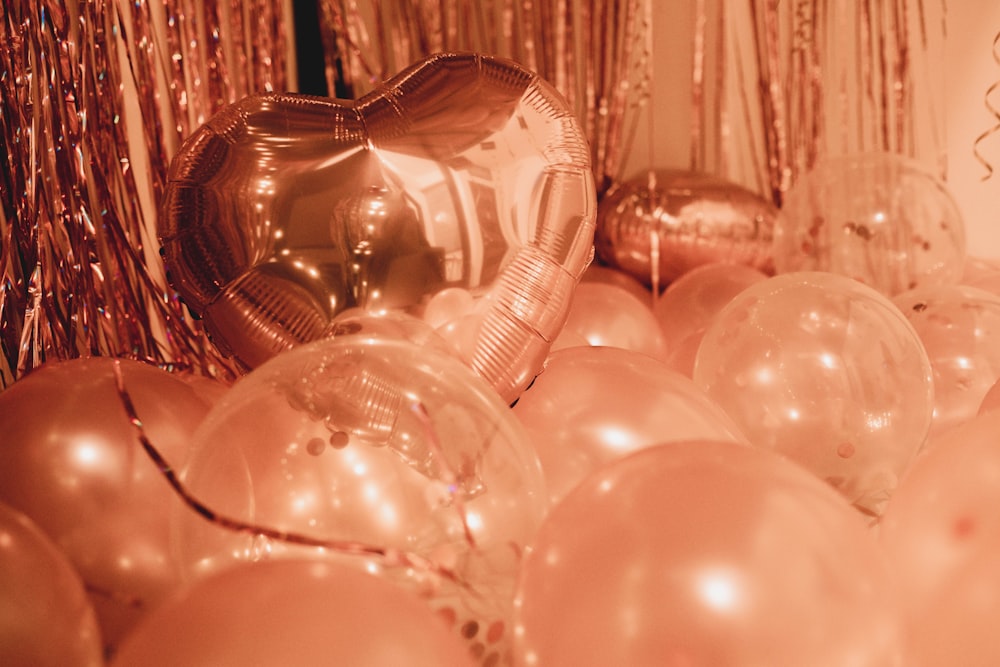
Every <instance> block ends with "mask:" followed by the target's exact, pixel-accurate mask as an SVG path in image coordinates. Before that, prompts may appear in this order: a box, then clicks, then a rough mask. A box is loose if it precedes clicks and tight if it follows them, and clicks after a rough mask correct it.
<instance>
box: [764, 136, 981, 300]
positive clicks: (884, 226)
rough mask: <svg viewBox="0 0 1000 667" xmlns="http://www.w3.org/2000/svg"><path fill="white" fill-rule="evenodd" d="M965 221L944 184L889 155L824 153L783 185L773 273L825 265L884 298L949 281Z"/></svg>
mask: <svg viewBox="0 0 1000 667" xmlns="http://www.w3.org/2000/svg"><path fill="white" fill-rule="evenodd" d="M964 262H965V227H964V223H963V221H962V215H961V213H960V211H959V209H958V206H957V204H956V203H955V200H954V199H953V198H952V196H951V194H950V193H949V192H948V189H947V188H946V187H945V185H944V184H943V183H942V182H941V181H940V180H939V179H938V178H936V177H935V176H934V175H933V174H931V173H930V172H927V171H925V170H924V169H922V168H921V167H920V166H919V165H917V164H916V163H914V162H912V161H910V160H909V159H907V158H905V157H903V156H901V155H894V154H892V153H857V154H849V155H843V156H837V157H832V158H828V159H827V160H825V161H823V162H820V163H819V164H817V165H816V166H815V167H814V168H813V169H812V170H810V171H808V172H806V173H804V174H803V175H802V176H800V177H799V179H798V180H797V181H795V183H793V184H792V187H791V188H790V189H789V190H788V193H787V195H786V197H785V201H784V202H783V204H782V208H781V215H780V216H779V218H778V221H777V223H776V224H775V227H774V265H775V268H776V269H777V270H778V272H779V273H790V272H793V271H831V272H834V273H839V274H843V275H845V276H849V277H851V278H855V279H857V280H860V281H861V282H863V283H865V284H867V285H870V286H872V287H874V288H875V289H877V290H878V291H880V292H882V293H883V294H887V295H889V296H894V295H896V294H899V293H900V292H905V291H906V290H910V289H914V288H916V287H923V286H925V285H942V284H955V283H957V282H958V281H959V279H960V278H961V276H962V271H963V267H964Z"/></svg>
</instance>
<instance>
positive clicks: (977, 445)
mask: <svg viewBox="0 0 1000 667" xmlns="http://www.w3.org/2000/svg"><path fill="white" fill-rule="evenodd" d="M998 432H1000V412H990V413H989V414H985V415H981V416H978V417H974V418H972V419H970V420H969V421H967V422H965V423H962V424H959V425H958V426H955V427H954V428H952V429H951V430H949V431H946V432H944V433H942V434H941V435H940V436H938V437H937V438H935V439H934V440H933V441H932V446H931V447H929V448H928V449H926V450H925V451H923V452H921V454H920V456H918V457H917V460H916V461H915V462H914V464H913V466H912V467H911V468H910V470H909V471H908V472H907V474H906V476H905V477H904V478H903V480H902V482H901V483H900V485H899V488H898V489H897V490H896V493H895V494H894V495H893V497H892V498H891V499H890V501H889V503H888V505H887V506H886V509H885V513H884V514H883V516H882V519H881V521H880V523H879V532H878V534H879V540H880V542H881V544H882V545H883V547H884V549H885V551H886V554H887V555H888V556H889V558H890V560H891V562H892V565H893V568H894V569H895V570H896V571H897V572H898V574H899V581H900V582H901V593H902V601H903V603H904V609H905V612H906V617H907V619H908V620H909V623H910V625H911V635H912V636H913V637H914V638H915V639H916V640H917V643H918V647H919V653H920V654H922V655H924V656H926V657H928V659H929V661H928V662H926V663H925V662H920V663H915V664H921V665H923V664H927V665H928V666H929V665H932V664H933V665H941V664H955V665H986V664H997V662H996V661H997V657H998V656H1000V641H998V640H997V636H996V632H995V629H996V627H997V623H998V622H1000V597H998V595H997V590H1000V589H998V588H997V585H998V581H1000V514H998V513H997V511H996V508H997V506H998V503H1000V483H998V480H1000V440H998V438H997V433H998ZM946 614H947V616H946ZM984 626H988V628H986V627H984ZM976 656H978V657H976ZM945 658H947V659H945Z"/></svg>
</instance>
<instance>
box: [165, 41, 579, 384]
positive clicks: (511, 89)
mask: <svg viewBox="0 0 1000 667" xmlns="http://www.w3.org/2000/svg"><path fill="white" fill-rule="evenodd" d="M595 200H596V191H595V186H594V180H593V174H592V171H591V168H590V158H589V149H588V148H587V142H586V140H585V138H584V136H583V134H582V132H581V130H580V128H579V126H578V123H577V121H576V119H575V117H574V115H573V113H572V111H571V110H569V108H568V107H567V106H566V104H565V101H564V100H563V99H562V97H561V96H560V95H559V94H558V93H557V92H556V91H555V89H554V88H552V87H551V86H549V85H548V84H547V83H545V82H544V81H543V80H541V79H540V78H539V77H538V76H537V75H535V74H533V73H531V72H529V71H527V70H525V69H523V68H522V67H521V66H519V65H516V64H515V63H513V62H511V61H507V60H502V59H498V58H492V57H488V56H483V55H474V54H440V55H435V56H431V57H429V58H427V59H426V60H424V61H421V62H419V63H416V64H414V65H413V66H412V67H410V68H408V69H407V70H405V71H403V72H401V73H400V74H398V75H396V76H394V77H392V78H391V79H389V80H388V81H386V82H385V84H384V85H382V86H381V87H379V88H377V89H376V90H374V91H372V92H370V93H368V94H366V95H364V96H363V97H361V98H360V99H358V100H357V101H346V100H333V99H321V98H316V97H310V96H304V95H293V94H287V93H281V94H278V93H275V94H266V95H259V96H255V97H250V98H247V99H244V100H242V101H240V102H237V103H236V104H234V105H232V106H230V107H228V108H226V109H224V110H223V111H221V112H220V113H219V114H218V115H216V116H215V117H214V118H212V119H211V120H210V121H209V122H208V123H207V124H205V125H204V126H203V127H201V128H200V129H199V130H198V131H196V132H195V133H194V134H193V135H192V136H191V137H190V138H189V139H188V140H187V141H186V143H185V144H184V145H183V146H182V147H181V149H180V150H179V152H178V154H177V156H176V157H175V158H174V161H173V163H172V165H171V172H170V175H169V180H168V184H167V190H166V193H165V204H164V208H163V215H162V216H161V219H160V229H159V233H160V237H161V242H162V245H163V252H164V259H165V263H166V265H167V268H168V270H169V273H170V278H171V281H172V283H173V284H174V286H175V287H176V288H177V290H178V291H179V292H180V293H181V295H182V296H183V298H184V300H185V301H186V302H187V304H188V305H189V306H190V307H191V308H192V309H193V310H195V311H196V312H198V313H200V314H201V315H202V316H203V317H204V319H205V322H206V324H207V326H208V328H209V330H210V332H211V333H212V334H213V339H214V340H215V341H216V342H217V343H218V344H219V345H220V346H221V347H222V348H224V349H226V350H228V351H229V352H230V353H231V354H232V355H233V356H234V357H235V358H236V359H238V360H239V361H240V362H242V363H243V364H244V365H246V366H247V367H255V366H257V365H259V364H260V363H262V362H263V361H265V360H266V359H268V358H270V357H272V356H273V355H274V354H276V353H277V352H279V351H282V350H286V349H288V348H289V347H291V346H293V345H296V344H299V343H303V342H306V341H311V340H315V339H317V338H320V337H321V336H323V334H324V332H325V330H326V329H327V327H328V325H329V322H330V320H331V319H332V318H333V317H334V316H335V315H337V313H339V312H340V311H342V310H344V309H345V308H350V307H355V306H356V307H361V308H365V309H368V310H383V309H393V310H405V311H407V312H411V313H415V314H419V313H420V312H421V310H422V308H423V307H424V306H425V305H426V302H427V301H428V300H429V299H431V298H432V297H433V296H434V295H435V294H436V293H437V292H439V291H441V290H445V289H462V290H465V291H467V292H469V293H470V295H471V296H472V297H474V298H473V299H472V304H473V306H472V307H471V309H470V310H466V311H465V313H466V314H468V315H470V316H472V317H473V318H474V320H475V321H474V323H473V325H471V327H466V329H468V328H471V329H472V335H471V337H469V338H468V339H466V338H462V340H461V342H462V343H463V344H466V343H467V340H468V341H469V342H468V343H467V344H466V347H465V349H463V350H462V351H461V357H462V358H463V359H464V360H465V361H466V362H467V363H468V364H469V365H470V366H471V367H472V368H473V369H474V370H475V371H476V372H478V373H480V374H481V375H482V376H483V377H484V378H486V379H487V381H488V382H490V384H491V385H492V386H493V387H494V388H495V389H496V390H497V391H498V392H499V393H500V394H501V396H503V397H504V398H505V400H507V401H511V400H513V399H514V398H515V397H516V396H517V394H518V393H520V391H521V390H522V389H523V388H524V387H525V386H526V385H527V384H528V383H529V382H530V381H531V378H532V377H533V376H534V375H535V373H536V372H537V370H538V368H539V367H540V366H541V363H542V361H543V360H544V358H545V355H546V353H547V351H548V346H549V345H550V344H551V342H552V340H554V339H555V337H556V336H557V335H558V333H559V330H560V328H561V326H562V323H563V320H564V319H565V316H566V311H567V309H568V307H569V299H570V296H571V294H572V291H573V287H574V285H575V284H576V282H577V280H578V279H579V277H580V274H581V273H582V272H583V270H584V269H585V268H586V266H587V264H588V263H589V261H590V258H591V256H592V252H593V249H592V245H593V228H594V217H595V214H596V201H595ZM463 331H464V330H463Z"/></svg>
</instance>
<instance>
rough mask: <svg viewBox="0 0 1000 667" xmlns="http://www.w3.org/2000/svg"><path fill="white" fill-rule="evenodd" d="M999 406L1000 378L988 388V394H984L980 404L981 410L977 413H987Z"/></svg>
mask: <svg viewBox="0 0 1000 667" xmlns="http://www.w3.org/2000/svg"><path fill="white" fill-rule="evenodd" d="M998 407H1000V379H997V381H996V382H994V383H993V384H992V385H991V386H990V388H989V389H987V390H986V394H985V395H984V396H983V400H982V402H981V403H980V404H979V410H978V411H977V412H976V414H980V415H982V414H986V413H987V412H992V411H994V410H996V409H997V408H998Z"/></svg>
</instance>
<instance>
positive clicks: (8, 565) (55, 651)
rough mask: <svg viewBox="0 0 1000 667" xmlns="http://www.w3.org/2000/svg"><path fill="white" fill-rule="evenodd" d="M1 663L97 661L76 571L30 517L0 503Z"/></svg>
mask: <svg viewBox="0 0 1000 667" xmlns="http://www.w3.org/2000/svg"><path fill="white" fill-rule="evenodd" d="M0 664H3V665H12V666H14V665H25V666H28V665H30V666H31V667H101V665H103V664H104V653H103V649H102V647H101V635H100V631H99V630H98V628H97V619H96V617H95V615H94V608H93V606H91V604H90V600H89V599H88V598H87V592H86V591H85V590H84V588H83V581H81V579H80V575H79V574H77V572H76V570H74V569H73V566H72V564H70V562H69V560H68V559H67V558H66V556H65V555H64V554H63V553H62V552H61V551H59V550H58V549H57V548H56V546H55V545H54V544H53V543H52V541H51V540H50V539H49V538H48V537H47V536H46V535H45V533H43V532H42V531H41V529H40V528H38V526H36V525H35V523H34V522H32V521H31V520H30V519H28V517H26V516H25V515H23V514H21V513H20V512H16V511H14V510H13V509H11V508H10V507H8V506H7V505H4V504H3V503H0Z"/></svg>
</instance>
